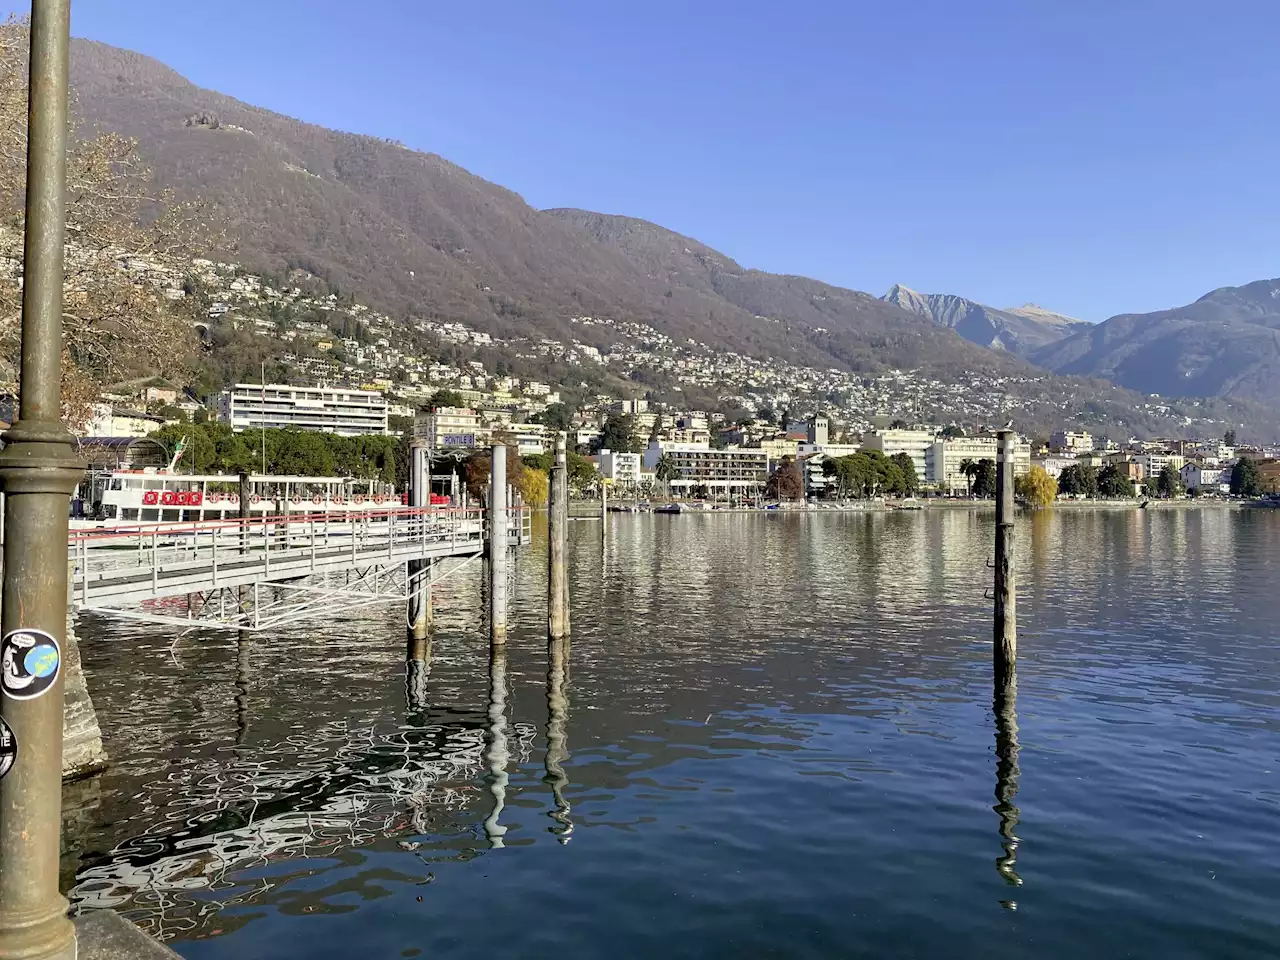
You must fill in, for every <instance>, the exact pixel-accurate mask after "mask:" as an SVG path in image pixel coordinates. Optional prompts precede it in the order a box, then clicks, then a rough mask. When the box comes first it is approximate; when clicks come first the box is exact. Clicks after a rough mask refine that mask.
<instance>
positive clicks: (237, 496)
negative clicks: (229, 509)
mask: <svg viewBox="0 0 1280 960" xmlns="http://www.w3.org/2000/svg"><path fill="white" fill-rule="evenodd" d="M227 500H228V501H229V502H231V503H232V504H236V503H239V502H240V494H238V493H232V494H229V495H228V496H227Z"/></svg>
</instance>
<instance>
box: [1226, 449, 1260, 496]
mask: <svg viewBox="0 0 1280 960" xmlns="http://www.w3.org/2000/svg"><path fill="white" fill-rule="evenodd" d="M1231 492H1232V493H1233V494H1234V495H1235V496H1237V497H1260V496H1262V475H1261V474H1260V473H1259V472H1258V464H1257V461H1255V460H1254V459H1253V458H1252V457H1241V458H1240V459H1239V460H1237V461H1236V464H1235V466H1234V467H1232V468H1231Z"/></svg>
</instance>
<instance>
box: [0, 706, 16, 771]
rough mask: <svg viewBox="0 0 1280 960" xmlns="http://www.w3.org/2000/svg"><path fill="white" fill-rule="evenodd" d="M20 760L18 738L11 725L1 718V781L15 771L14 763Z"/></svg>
mask: <svg viewBox="0 0 1280 960" xmlns="http://www.w3.org/2000/svg"><path fill="white" fill-rule="evenodd" d="M17 759H18V738H17V737H15V736H14V735H13V731H12V730H11V729H10V728H9V725H8V724H7V723H5V722H4V717H0V780H3V779H4V775H5V774H6V773H8V772H9V771H10V770H12V769H13V762H14V761H15V760H17Z"/></svg>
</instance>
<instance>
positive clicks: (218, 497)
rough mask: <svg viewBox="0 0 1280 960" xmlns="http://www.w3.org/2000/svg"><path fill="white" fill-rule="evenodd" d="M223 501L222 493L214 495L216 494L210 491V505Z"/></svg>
mask: <svg viewBox="0 0 1280 960" xmlns="http://www.w3.org/2000/svg"><path fill="white" fill-rule="evenodd" d="M221 499H222V494H220V493H214V492H212V491H210V493H209V502H210V503H217V502H218V501H219V500H221Z"/></svg>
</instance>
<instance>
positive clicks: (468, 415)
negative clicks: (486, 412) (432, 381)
mask: <svg viewBox="0 0 1280 960" xmlns="http://www.w3.org/2000/svg"><path fill="white" fill-rule="evenodd" d="M413 435H414V437H415V438H416V439H418V440H425V441H427V446H429V447H430V448H431V449H433V450H443V449H446V448H449V447H454V448H457V449H460V450H471V449H474V448H475V447H482V446H484V445H485V444H486V443H488V441H489V438H490V436H491V432H490V429H489V427H488V426H487V425H486V424H485V422H484V420H483V419H481V417H480V414H478V413H476V411H475V410H473V409H471V408H470V407H436V408H435V409H434V410H427V411H424V412H422V413H419V414H418V415H417V417H416V418H415V419H414V424H413Z"/></svg>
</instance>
